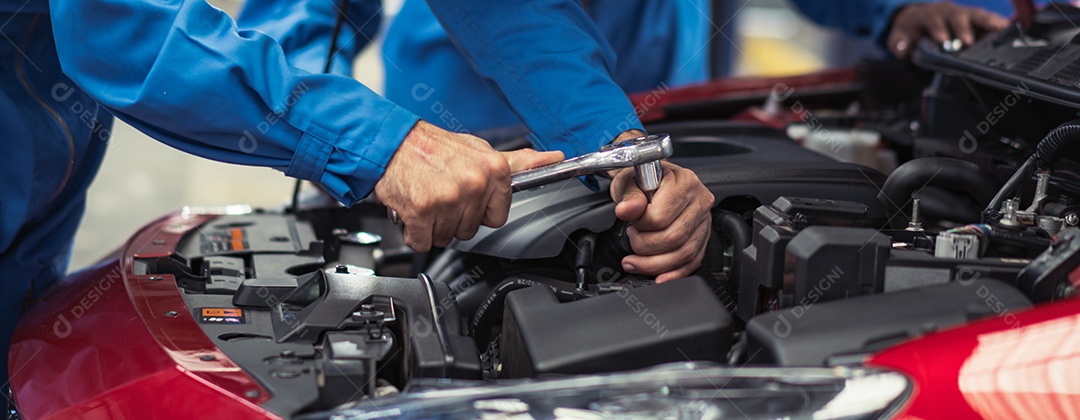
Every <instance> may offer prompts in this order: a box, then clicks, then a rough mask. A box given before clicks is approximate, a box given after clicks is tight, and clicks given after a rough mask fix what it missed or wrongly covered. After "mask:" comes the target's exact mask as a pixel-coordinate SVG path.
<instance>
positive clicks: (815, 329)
mask: <svg viewBox="0 0 1080 420" xmlns="http://www.w3.org/2000/svg"><path fill="white" fill-rule="evenodd" d="M1029 307H1031V301H1030V300H1028V299H1027V298H1026V297H1025V296H1024V295H1023V294H1022V293H1020V291H1019V290H1017V289H1016V288H1014V287H1012V286H1010V285H1008V284H1005V283H1002V282H999V281H997V280H984V279H973V280H968V281H960V282H955V283H949V284H943V285H937V286H928V287H921V288H915V289H908V290H903V291H899V292H895V293H886V294H881V295H873V296H864V297H860V298H858V299H848V300H840V301H833V302H822V303H814V302H808V303H806V304H803V305H799V306H796V307H793V308H788V309H783V310H780V311H775V312H769V313H765V314H761V315H758V316H756V317H754V318H753V319H751V320H750V322H748V323H747V324H746V333H747V335H748V336H749V345H748V346H747V354H748V355H749V357H750V362H751V363H754V364H776V365H779V366H785V367H789V366H822V365H826V364H832V363H830V358H833V357H838V358H836V359H833V360H832V361H834V362H844V358H843V357H842V356H845V355H848V354H853V355H855V357H854V358H852V359H850V360H848V361H852V362H856V363H857V362H858V361H859V360H861V357H860V356H861V353H865V352H870V351H874V350H878V349H881V348H884V347H886V346H888V345H890V344H895V343H896V342H898V341H902V340H906V339H909V338H914V337H917V336H920V335H923V334H925V333H927V332H931V331H934V330H938V329H942V328H946V327H950V326H955V325H960V324H963V323H966V322H969V321H972V320H974V319H977V318H984V317H990V316H998V317H1000V318H1001V320H1002V322H1006V323H1008V322H1009V319H1010V318H1009V317H1010V316H1011V314H1012V312H1015V311H1019V310H1022V309H1026V308H1029ZM1014 322H1015V321H1014Z"/></svg>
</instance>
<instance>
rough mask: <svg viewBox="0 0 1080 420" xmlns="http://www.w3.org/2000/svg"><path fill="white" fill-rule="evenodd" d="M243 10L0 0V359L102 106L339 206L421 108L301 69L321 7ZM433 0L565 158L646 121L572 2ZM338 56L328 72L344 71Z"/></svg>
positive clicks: (69, 226) (252, 4)
mask: <svg viewBox="0 0 1080 420" xmlns="http://www.w3.org/2000/svg"><path fill="white" fill-rule="evenodd" d="M248 3H249V4H248V5H247V7H246V8H245V24H246V25H249V26H250V27H258V28H261V29H262V30H265V31H266V32H262V31H257V30H252V29H238V28H237V25H236V24H235V23H234V22H233V21H232V19H230V18H229V17H228V16H227V15H226V14H225V13H224V12H222V11H221V10H218V9H216V8H214V7H212V6H210V5H209V4H207V3H206V2H205V1H203V0H157V1H137V0H51V1H47V0H0V13H2V14H3V21H4V22H6V23H4V24H3V27H2V30H0V31H2V33H3V35H4V38H5V39H0V51H2V54H3V55H2V60H3V61H2V63H3V64H0V69H3V70H0V71H2V72H3V76H0V83H2V84H3V92H2V95H0V128H2V129H3V131H4V132H5V133H6V135H7V136H8V139H7V140H5V141H4V142H2V143H0V155H2V156H4V157H5V158H6V159H7V162H5V164H4V165H0V167H2V168H3V169H0V171H3V172H2V174H3V175H4V176H5V179H4V182H3V183H0V276H2V277H0V300H2V302H0V349H3V354H0V356H4V358H5V359H6V349H7V342H8V341H9V340H10V336H11V331H12V329H13V326H14V323H15V320H16V319H17V317H18V315H19V314H20V313H21V311H22V310H23V305H24V302H25V301H26V300H27V298H28V297H33V296H37V295H39V294H40V293H41V292H42V291H44V290H45V289H46V288H47V287H48V286H49V285H51V284H54V283H56V282H57V280H58V279H59V278H61V277H62V276H63V275H64V273H65V271H66V266H67V262H68V254H69V252H70V249H71V243H72V240H73V236H74V233H75V230H76V228H77V225H78V222H79V219H80V217H81V215H82V212H83V208H84V205H85V198H86V196H85V194H86V189H87V187H88V185H89V183H90V181H91V180H92V178H93V176H94V174H95V172H96V170H97V167H98V166H99V164H100V162H101V158H102V155H103V153H104V151H105V149H106V148H107V141H106V140H105V139H107V138H108V130H109V129H110V128H111V119H110V117H109V116H108V114H113V115H115V116H117V117H119V118H121V119H123V120H124V121H125V122H127V123H129V124H131V125H133V126H135V127H136V128H138V129H140V130H142V131H143V132H145V133H147V134H149V135H150V136H152V137H154V138H156V139H157V140H160V141H162V142H163V143H166V144H168V145H170V146H172V147H175V148H177V149H180V150H183V151H186V152H190V153H193V154H196V155H199V156H202V157H206V158H209V159H214V160H219V161H223V162H229V163H236V164H242V165H257V166H266V167H271V168H275V169H277V170H280V171H282V172H284V173H285V174H287V175H289V176H292V177H297V178H302V179H307V180H311V181H313V182H316V183H318V184H320V185H321V186H322V187H323V188H325V189H326V190H327V191H328V192H329V193H330V194H331V195H332V196H333V197H334V198H336V199H338V200H340V201H341V202H343V203H345V204H353V203H355V202H356V201H358V200H360V199H361V198H363V197H365V196H366V195H368V194H369V193H370V192H371V191H372V189H373V188H374V185H375V183H376V182H377V181H378V180H379V178H380V177H381V176H382V174H383V172H384V170H385V167H386V165H387V163H388V161H389V160H390V158H391V157H392V156H393V153H394V151H395V150H396V149H397V148H398V147H399V146H400V144H401V142H402V141H403V139H404V138H405V136H406V134H407V133H408V132H409V130H410V129H411V128H412V126H413V125H414V124H415V123H416V121H417V120H418V117H417V116H416V115H415V114H414V113H412V112H409V111H407V110H405V109H404V108H402V107H400V106H397V105H395V104H394V103H393V102H391V101H389V100H386V99H385V98H383V97H380V96H379V95H376V94H375V93H373V92H372V91H371V90H369V89H367V88H365V87H364V86H362V85H361V84H360V83H358V82H356V81H355V80H352V79H351V78H349V77H345V76H341V75H332V74H331V75H326V74H316V73H315V72H316V71H317V70H319V69H315V68H312V67H307V68H303V66H302V65H300V64H302V63H303V62H307V61H310V58H311V57H322V56H325V53H326V50H327V47H328V45H329V42H328V40H329V37H330V31H331V27H332V24H333V19H334V16H335V13H336V9H335V8H334V5H333V3H331V0H306V1H286V0H280V1H270V0H265V1H264V0H251V1H249V2H248ZM440 3H445V4H442V5H440V10H439V12H441V13H442V14H443V15H447V16H467V18H465V19H460V20H459V22H461V27H460V28H456V29H457V30H455V31H451V36H453V37H454V38H455V39H456V40H457V42H459V43H460V44H461V45H472V46H475V49H473V50H471V51H472V52H473V53H475V54H476V56H475V57H474V60H473V62H474V64H475V65H476V66H477V68H478V69H480V72H481V74H483V75H484V76H485V77H486V78H488V80H490V81H492V83H495V84H496V86H498V87H499V91H500V92H501V93H502V94H503V96H504V97H506V98H508V99H509V100H511V101H515V102H516V105H515V110H516V111H517V112H518V113H519V115H521V116H522V118H523V119H524V120H525V122H526V123H527V124H528V125H529V126H530V127H532V128H533V130H534V132H535V133H536V138H537V139H539V145H540V147H542V148H546V149H558V150H562V151H564V152H565V153H567V155H570V156H573V155H578V154H582V153H586V152H591V151H595V150H597V149H599V147H600V146H601V145H603V144H605V143H607V142H608V141H610V140H611V138H612V137H614V136H615V135H617V134H618V132H621V131H623V130H625V129H631V128H640V123H637V122H636V119H634V118H633V116H634V109H633V107H632V106H631V105H630V103H629V101H628V100H627V99H626V97H625V95H624V94H623V92H622V90H621V89H619V87H618V86H617V85H615V84H614V83H613V82H611V74H610V71H611V67H612V64H613V62H614V54H613V53H612V52H611V49H610V47H608V46H607V44H606V43H604V42H603V41H602V38H601V36H600V35H599V31H598V30H597V29H596V27H595V25H594V24H593V23H592V21H591V20H590V19H589V18H588V16H587V15H586V14H585V12H584V11H583V10H581V8H580V6H577V5H576V3H574V1H572V0H558V1H556V0H544V1H531V2H528V3H527V4H522V5H516V3H515V5H513V6H511V5H509V4H507V5H503V6H497V7H492V6H490V5H488V4H486V3H487V2H486V1H484V0H461V1H454V2H440ZM376 4H377V3H373V2H371V1H363V0H353V1H352V2H351V4H350V7H349V19H348V20H349V25H347V30H346V31H344V33H343V34H342V35H341V36H342V38H341V42H340V43H339V45H342V46H344V47H345V48H346V49H347V50H348V51H347V52H351V51H359V49H360V48H361V47H362V46H363V45H364V44H366V42H367V38H368V37H369V35H370V34H372V33H373V31H374V28H377V24H378V23H377V22H378V21H379V16H378V10H379V9H377V8H376V7H373V6H375V5H376ZM327 6H329V7H327ZM50 9H51V13H50ZM50 17H51V25H50V21H49V20H50V19H49V18H50ZM261 20H277V22H275V23H271V24H264V22H261ZM50 26H51V27H50ZM449 26H451V27H456V26H457V23H456V22H455V23H453V24H450V25H449ZM267 33H273V36H271V35H267ZM54 36H55V38H54ZM274 37H277V38H279V39H281V40H282V44H279V43H278V42H277V41H275V39H274ZM493 37H495V38H501V39H504V40H506V41H510V42H509V43H503V42H499V41H496V40H493V39H492V38H493ZM283 46H284V48H283ZM525 52H528V54H524V55H523V53H525ZM344 61H347V60H344ZM344 61H342V62H340V63H336V64H335V66H334V70H335V72H337V73H339V74H343V73H348V63H347V62H344ZM538 63H543V65H542V66H541V65H538ZM298 65H299V66H298ZM61 69H62V70H63V72H61ZM526 73H527V74H528V77H526ZM65 74H66V75H65ZM560 91H561V92H560ZM571 92H572V93H573V94H572V95H571V94H569V93H571ZM582 93H587V94H582ZM76 103H78V104H80V105H78V106H77V107H76V105H75V104H76ZM628 116H629V117H628ZM631 120H633V121H631ZM103 138H104V139H103ZM147 158H148V159H153V157H147ZM117 234H118V235H127V234H128V233H126V232H117ZM16 368H17V367H16ZM5 376H6V375H5Z"/></svg>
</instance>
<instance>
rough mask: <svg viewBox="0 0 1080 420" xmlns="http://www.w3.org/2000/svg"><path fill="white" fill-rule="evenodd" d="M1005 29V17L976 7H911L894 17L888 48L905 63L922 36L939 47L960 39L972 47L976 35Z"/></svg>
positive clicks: (928, 5) (936, 5)
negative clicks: (949, 41) (946, 42)
mask: <svg viewBox="0 0 1080 420" xmlns="http://www.w3.org/2000/svg"><path fill="white" fill-rule="evenodd" d="M1008 25H1009V21H1008V20H1007V19H1005V18H1004V17H1001V16H1000V15H998V14H996V13H992V12H988V11H986V10H983V9H980V8H977V7H967V6H960V5H956V4H953V3H951V2H948V1H943V2H940V3H914V4H910V5H907V6H904V7H903V8H901V9H900V10H899V11H897V12H896V13H894V14H893V18H892V29H891V30H890V31H889V38H888V44H887V45H888V47H889V52H891V53H892V54H893V55H894V56H896V57H897V58H900V59H907V58H908V55H910V54H911V50H912V49H914V48H915V46H916V45H917V44H918V42H919V40H920V39H922V38H923V37H925V36H928V37H930V39H932V40H934V41H936V42H937V43H938V44H941V43H943V42H945V41H948V40H950V39H959V40H960V42H962V43H964V45H971V44H972V43H974V42H975V33H976V32H985V31H997V30H1001V29H1005V27H1006V26H1008Z"/></svg>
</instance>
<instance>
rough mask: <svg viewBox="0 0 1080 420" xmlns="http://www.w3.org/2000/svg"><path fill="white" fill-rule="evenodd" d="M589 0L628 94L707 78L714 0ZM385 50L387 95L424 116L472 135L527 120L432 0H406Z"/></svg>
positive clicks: (615, 74)
mask: <svg viewBox="0 0 1080 420" xmlns="http://www.w3.org/2000/svg"><path fill="white" fill-rule="evenodd" d="M584 3H585V4H586V6H585V10H586V12H587V13H588V16H589V18H591V19H592V21H593V22H594V23H595V25H596V27H597V28H598V29H599V31H600V33H601V34H603V38H604V40H606V43H607V44H608V45H609V46H610V48H611V50H612V51H613V52H614V53H615V56H616V57H617V63H615V65H614V67H613V71H612V77H613V79H614V80H615V82H616V83H618V84H619V86H621V87H622V88H623V90H624V91H625V92H628V93H632V92H641V91H648V90H652V89H657V88H658V87H660V86H668V87H672V86H678V85H684V84H688V83H697V82H704V81H705V80H706V79H707V75H708V68H707V67H708V66H707V63H708V60H709V50H708V49H707V48H705V45H706V40H707V39H708V36H709V33H710V31H709V29H710V28H709V1H708V0H679V1H669V0H589V1H587V2H584ZM579 7H580V6H579ZM520 48H528V47H526V46H521V47H520ZM382 52H383V63H384V67H385V69H386V97H387V98H388V99H390V100H392V101H394V102H396V103H397V104H399V105H401V106H403V107H405V108H408V109H409V110H410V111H413V112H415V113H417V114H418V115H420V116H421V117H422V118H424V120H426V121H429V122H432V123H434V124H437V125H439V126H441V127H443V128H445V129H447V130H451V131H458V132H473V133H475V132H477V131H483V130H489V129H493V128H502V127H507V126H516V125H520V124H521V123H522V121H521V118H519V117H518V116H517V115H516V114H514V112H513V111H512V110H511V108H510V106H508V105H507V104H506V102H505V101H503V100H502V98H500V97H499V95H498V93H496V91H495V90H494V89H493V88H492V87H491V86H490V85H489V84H488V83H486V82H485V81H484V80H483V79H482V78H481V77H480V76H479V75H478V74H477V73H476V72H475V71H473V68H472V66H471V65H470V64H469V62H468V61H467V60H466V59H465V58H464V57H463V56H462V54H461V53H460V52H458V50H457V49H456V48H455V47H454V44H453V42H452V41H451V40H450V37H449V36H448V35H447V33H446V30H445V29H443V26H442V25H441V24H440V23H439V20H438V19H436V17H435V14H434V13H432V11H431V8H430V7H429V6H428V4H427V2H425V1H423V0H406V1H405V3H404V4H403V5H402V7H401V10H400V11H399V12H398V14H397V16H396V17H395V18H394V20H393V22H392V23H391V25H390V28H389V29H388V31H387V34H386V41H385V42H384V44H383V49H382ZM526 53H527V51H526ZM551 64H554V63H550V64H548V65H551ZM660 89H663V88H662V87H660ZM583 93H584V92H583Z"/></svg>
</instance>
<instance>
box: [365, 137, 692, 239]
mask: <svg viewBox="0 0 1080 420" xmlns="http://www.w3.org/2000/svg"><path fill="white" fill-rule="evenodd" d="M672 153H674V148H673V146H672V145H671V136H669V135H667V134H652V135H648V136H643V137H638V138H633V139H629V140H625V141H621V142H619V143H615V144H612V145H608V146H604V147H603V148H601V149H600V151H598V152H595V153H590V154H587V155H581V156H578V157H575V158H570V159H567V160H564V161H562V162H557V163H553V164H550V165H546V166H541V167H539V168H533V169H529V170H525V171H521V172H518V173H515V174H513V175H511V176H510V189H511V190H513V191H514V192H518V191H524V190H528V189H532V188H536V187H539V186H541V185H547V184H550V183H552V182H557V181H562V180H566V179H570V178H574V177H577V176H582V175H592V174H597V173H601V172H607V171H610V170H613V169H620V168H629V167H631V166H634V167H635V172H636V175H637V184H638V187H639V188H641V190H642V191H645V193H646V194H647V195H649V196H650V198H651V195H652V192H653V191H656V190H657V189H658V188H660V180H661V176H662V174H663V168H662V167H661V166H660V161H661V160H663V159H667V158H669V157H671V154H672ZM386 214H387V217H389V218H390V221H391V222H393V223H394V224H400V223H401V217H400V216H399V215H398V213H397V212H396V211H394V210H393V209H391V208H389V207H388V208H387V209H386Z"/></svg>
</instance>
